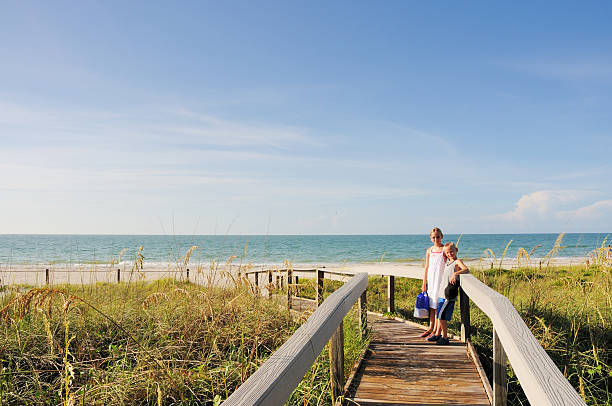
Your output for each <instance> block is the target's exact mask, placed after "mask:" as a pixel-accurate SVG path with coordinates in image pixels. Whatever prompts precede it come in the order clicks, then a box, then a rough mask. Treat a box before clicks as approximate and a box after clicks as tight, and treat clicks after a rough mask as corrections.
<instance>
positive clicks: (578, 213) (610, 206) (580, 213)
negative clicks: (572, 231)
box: [558, 200, 612, 220]
mask: <svg viewBox="0 0 612 406" xmlns="http://www.w3.org/2000/svg"><path fill="white" fill-rule="evenodd" d="M558 215H559V216H560V217H563V218H569V219H571V220H598V219H602V218H606V217H607V218H610V217H612V200H600V201H598V202H595V203H592V204H589V205H588V206H583V207H579V208H577V209H574V210H566V211H561V212H559V214H558Z"/></svg>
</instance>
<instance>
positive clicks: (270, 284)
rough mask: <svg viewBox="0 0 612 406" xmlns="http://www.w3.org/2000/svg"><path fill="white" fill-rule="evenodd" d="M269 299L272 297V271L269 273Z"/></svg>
mask: <svg viewBox="0 0 612 406" xmlns="http://www.w3.org/2000/svg"><path fill="white" fill-rule="evenodd" d="M268 297H269V298H270V297H272V271H268Z"/></svg>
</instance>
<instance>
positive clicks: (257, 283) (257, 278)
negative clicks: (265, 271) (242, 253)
mask: <svg viewBox="0 0 612 406" xmlns="http://www.w3.org/2000/svg"><path fill="white" fill-rule="evenodd" d="M255 293H259V272H255Z"/></svg>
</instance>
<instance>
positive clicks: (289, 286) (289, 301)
mask: <svg viewBox="0 0 612 406" xmlns="http://www.w3.org/2000/svg"><path fill="white" fill-rule="evenodd" d="M292 273H293V272H291V269H287V309H291V287H292V286H291V279H293V278H292V277H291V274H292Z"/></svg>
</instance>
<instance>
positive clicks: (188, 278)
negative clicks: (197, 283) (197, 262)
mask: <svg viewBox="0 0 612 406" xmlns="http://www.w3.org/2000/svg"><path fill="white" fill-rule="evenodd" d="M187 282H189V268H187Z"/></svg>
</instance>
